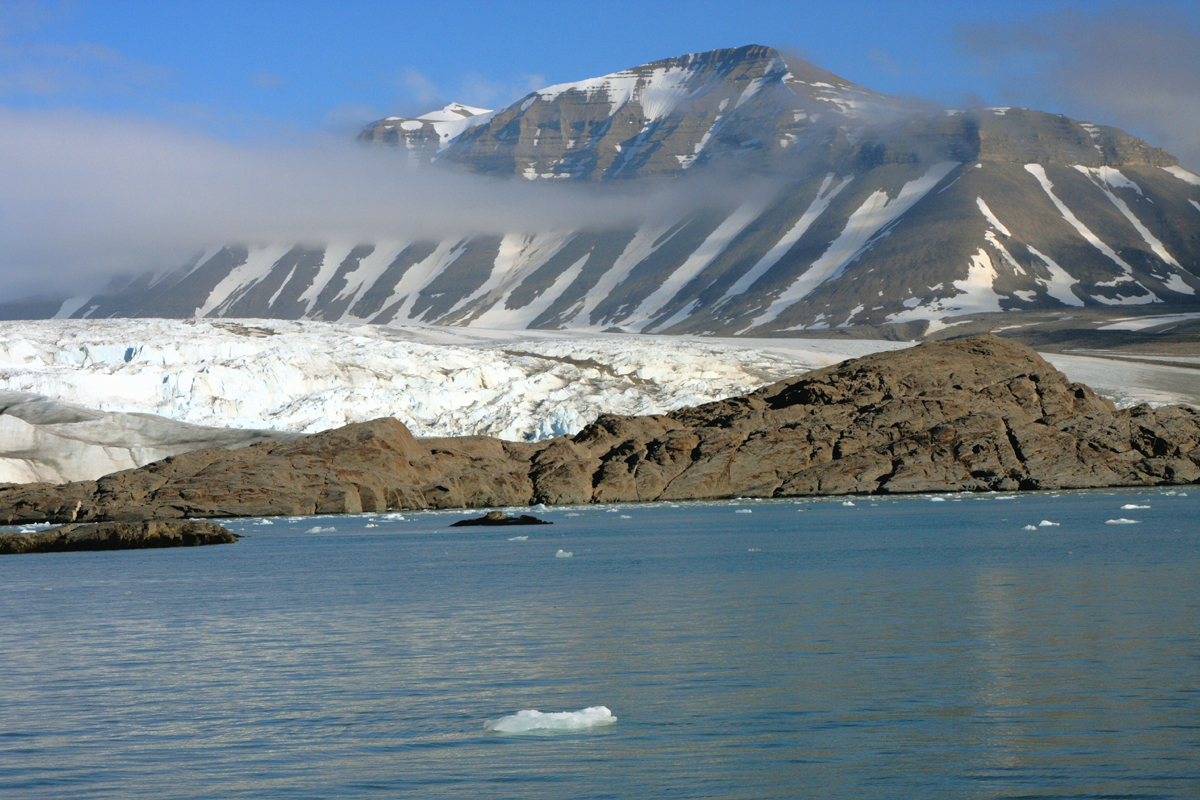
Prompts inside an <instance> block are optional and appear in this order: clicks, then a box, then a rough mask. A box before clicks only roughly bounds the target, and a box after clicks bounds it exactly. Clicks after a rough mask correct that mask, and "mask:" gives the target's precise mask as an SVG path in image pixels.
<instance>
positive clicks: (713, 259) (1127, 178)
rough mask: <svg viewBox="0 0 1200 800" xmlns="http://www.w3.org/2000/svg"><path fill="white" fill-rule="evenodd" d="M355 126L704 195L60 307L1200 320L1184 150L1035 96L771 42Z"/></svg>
mask: <svg viewBox="0 0 1200 800" xmlns="http://www.w3.org/2000/svg"><path fill="white" fill-rule="evenodd" d="M360 139H361V140H362V141H363V142H365V143H368V144H373V145H379V146H394V147H396V148H397V149H398V150H400V151H401V153H398V154H397V155H398V157H404V158H408V159H410V160H412V161H414V162H416V163H421V164H429V165H431V168H435V169H436V168H438V167H454V168H457V169H465V170H469V171H472V172H476V173H479V174H482V175H486V176H491V177H492V178H494V179H496V180H505V179H508V180H520V179H521V178H525V179H528V180H530V181H533V182H549V183H558V182H563V181H565V182H576V183H589V184H608V185H610V186H620V187H623V188H625V189H626V190H629V188H630V187H635V189H636V188H637V187H641V186H649V187H660V188H661V187H662V186H664V185H666V186H670V187H672V189H673V190H674V191H675V192H676V194H677V195H683V196H688V195H691V196H697V195H700V196H703V197H702V199H704V200H705V201H706V202H703V203H700V202H693V203H689V204H672V203H664V204H663V207H662V209H661V210H660V211H657V212H655V213H652V214H648V215H647V216H646V218H645V219H643V220H642V221H641V222H640V223H631V224H629V225H625V226H595V227H593V226H588V225H580V226H578V227H576V228H573V229H569V230H559V229H545V230H514V231H504V232H498V233H495V234H490V235H476V236H469V237H465V238H450V239H436V238H434V239H428V240H413V241H409V240H394V241H378V242H365V243H359V244H357V245H350V244H345V245H329V246H312V245H304V244H297V243H287V242H279V243H272V244H267V245H257V246H245V245H237V244H230V245H228V246H225V247H221V248H214V249H213V250H212V251H210V252H207V253H205V254H203V255H202V256H200V257H198V258H197V259H196V261H195V262H194V263H192V264H189V265H187V266H185V267H184V268H181V269H178V270H175V271H173V272H168V273H165V274H159V275H156V276H144V277H141V278H138V279H135V280H132V281H128V282H125V283H123V284H120V285H117V286H114V287H112V288H111V289H110V290H109V291H106V292H105V293H103V294H101V295H98V296H96V297H90V298H76V299H74V300H72V301H69V302H68V303H66V304H64V305H63V306H62V308H60V309H59V311H58V315H59V316H74V317H91V318H95V317H109V316H128V317H137V316H163V317H193V316H214V317H257V318H284V319H301V318H304V319H318V320H330V321H364V322H374V323H394V324H395V323H405V322H409V321H419V322H423V323H437V324H447V325H473V326H480V327H491V328H550V329H554V328H594V329H610V328H611V329H616V330H622V331H637V332H653V333H677V334H717V335H801V334H803V333H805V332H810V331H814V330H816V331H828V330H841V331H843V332H848V333H851V334H855V335H873V336H880V337H891V338H913V337H918V336H922V335H924V336H930V335H945V334H944V333H941V334H939V332H943V331H945V330H946V329H947V328H950V327H951V326H953V327H954V331H953V332H956V333H957V332H970V331H975V330H991V329H994V328H1002V327H1013V326H1017V325H1022V326H1034V327H1037V326H1050V327H1053V326H1054V325H1058V324H1060V323H1061V321H1062V320H1064V319H1067V318H1075V319H1077V320H1084V321H1086V323H1087V324H1089V325H1093V326H1096V325H1100V324H1102V323H1108V322H1111V321H1112V319H1113V318H1114V317H1118V316H1122V315H1123V316H1130V315H1143V314H1147V313H1151V312H1152V313H1154V314H1165V313H1173V314H1190V313H1196V314H1198V315H1200V299H1198V297H1197V289H1198V288H1200V176H1196V175H1194V174H1192V173H1191V172H1188V171H1187V170H1185V169H1183V168H1182V167H1180V166H1179V163H1178V161H1177V160H1176V159H1175V158H1174V157H1172V156H1171V155H1170V154H1168V153H1166V152H1165V151H1163V150H1161V149H1158V148H1154V147H1151V146H1149V145H1148V144H1147V143H1146V142H1144V141H1142V140H1140V139H1138V138H1136V137H1133V136H1131V135H1129V134H1127V133H1125V132H1123V131H1121V130H1118V129H1116V128H1112V127H1108V126H1105V125H1100V124H1094V123H1091V122H1085V121H1078V120H1073V119H1070V118H1067V117H1065V116H1062V115H1055V114H1048V113H1045V112H1041V111H1036V110H1030V109H1019V108H986V109H971V110H940V109H937V110H934V109H930V108H928V107H925V106H923V105H921V104H918V103H913V102H909V101H906V100H902V99H898V98H894V97H888V96H886V95H882V94H879V93H877V92H873V91H871V90H870V89H867V88H865V87H861V86H857V85H855V84H853V83H851V82H849V81H846V80H844V79H842V78H839V77H838V76H836V75H832V74H831V73H828V72H826V71H824V70H821V69H820V68H818V67H815V66H813V65H811V64H807V63H805V62H803V61H801V60H799V59H796V58H794V57H792V56H788V55H785V54H783V53H780V52H778V51H776V50H773V49H771V48H766V47H760V46H748V47H741V48H737V49H729V50H716V51H712V52H707V53H697V54H691V55H685V56H679V57H677V58H671V59H666V60H663V61H656V62H653V63H650V64H646V65H643V66H640V67H635V68H633V69H628V70H624V71H622V72H617V73H613V74H611V75H606V76H603V77H600V78H594V79H590V80H585V81H580V82H576V83H569V84H561V85H558V86H551V87H547V88H546V89H542V90H539V91H536V92H532V93H530V94H529V95H527V96H526V97H524V98H522V99H521V100H519V101H517V102H516V103H514V104H512V105H511V106H509V107H507V108H504V109H501V110H498V111H488V110H484V109H477V108H471V107H467V106H462V105H459V104H452V105H450V106H447V107H446V108H445V109H442V110H441V111H437V112H433V113H431V114H427V115H424V116H422V117H417V118H413V119H405V118H399V117H390V118H387V119H383V120H380V121H378V122H375V123H373V124H372V125H370V126H368V127H367V128H366V129H365V130H364V131H363V132H362V134H361V136H360ZM726 185H728V186H734V185H736V186H737V187H740V188H738V189H737V190H736V191H734V190H729V191H724V190H723V189H722V188H721V187H723V186H726ZM709 195H711V198H709ZM709 199H711V202H708V200H709Z"/></svg>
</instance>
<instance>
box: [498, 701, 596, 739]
mask: <svg viewBox="0 0 1200 800" xmlns="http://www.w3.org/2000/svg"><path fill="white" fill-rule="evenodd" d="M616 721H617V718H616V717H615V716H613V713H612V712H611V711H609V710H608V707H607V706H591V707H589V708H584V709H580V710H579V711H551V712H548V713H545V714H543V713H542V712H541V711H534V710H532V709H525V710H523V711H518V712H517V713H516V714H509V715H508V716H506V717H501V718H500V719H493V720H489V721H488V722H486V723H484V726H483V729H484V730H485V731H495V732H496V733H535V732H541V731H582V730H586V729H588V728H600V727H603V726H605V725H612V724H613V723H615V722H616Z"/></svg>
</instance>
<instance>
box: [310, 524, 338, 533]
mask: <svg viewBox="0 0 1200 800" xmlns="http://www.w3.org/2000/svg"><path fill="white" fill-rule="evenodd" d="M305 533H337V528H335V527H333V526H330V527H328V528H322V527H321V526H320V525H314V526H312V527H311V528H309V529H308V530H307V531H305Z"/></svg>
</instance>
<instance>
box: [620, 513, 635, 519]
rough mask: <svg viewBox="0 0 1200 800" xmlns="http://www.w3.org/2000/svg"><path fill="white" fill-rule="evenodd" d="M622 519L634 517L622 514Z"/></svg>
mask: <svg viewBox="0 0 1200 800" xmlns="http://www.w3.org/2000/svg"><path fill="white" fill-rule="evenodd" d="M621 519H633V517H631V516H629V515H628V514H622V515H621Z"/></svg>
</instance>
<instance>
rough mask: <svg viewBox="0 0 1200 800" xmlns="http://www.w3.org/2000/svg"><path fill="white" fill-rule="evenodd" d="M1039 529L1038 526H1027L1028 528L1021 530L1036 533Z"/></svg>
mask: <svg viewBox="0 0 1200 800" xmlns="http://www.w3.org/2000/svg"><path fill="white" fill-rule="evenodd" d="M1037 529H1038V526H1037V525H1026V526H1025V527H1024V528H1022V529H1021V530H1024V531H1036V530H1037Z"/></svg>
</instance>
